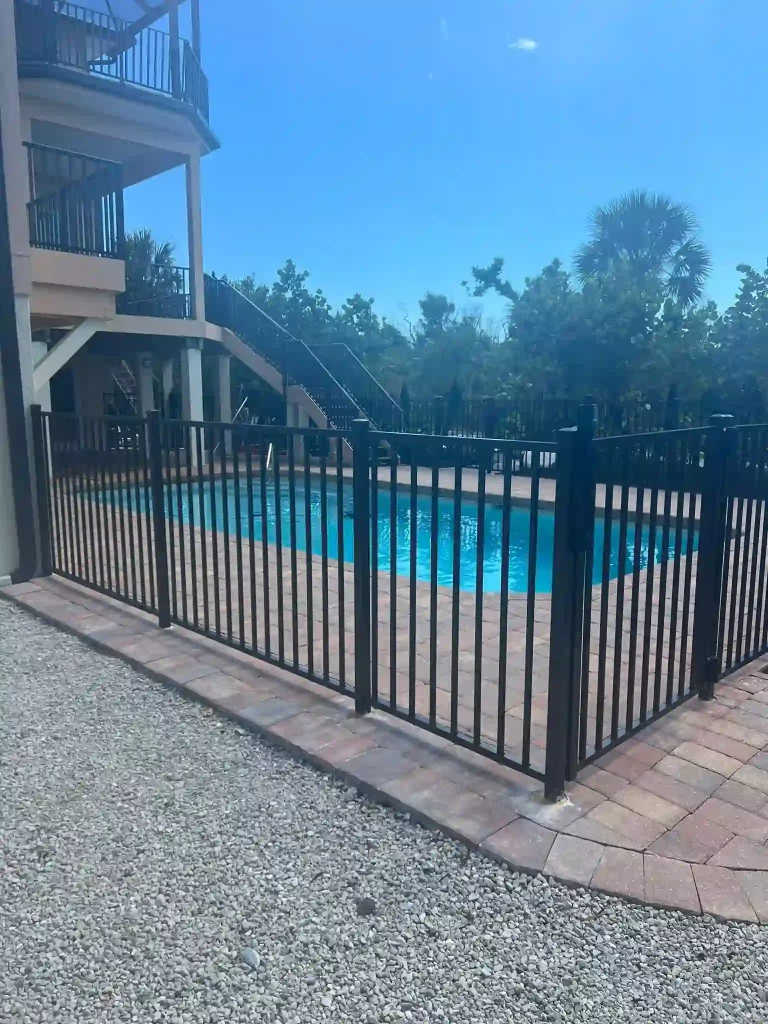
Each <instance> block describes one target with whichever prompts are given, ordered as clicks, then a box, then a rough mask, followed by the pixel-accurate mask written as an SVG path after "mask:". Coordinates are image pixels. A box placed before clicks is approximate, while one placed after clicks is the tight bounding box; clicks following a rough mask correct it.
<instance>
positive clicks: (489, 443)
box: [369, 430, 558, 452]
mask: <svg viewBox="0 0 768 1024" xmlns="http://www.w3.org/2000/svg"><path fill="white" fill-rule="evenodd" d="M369 436H370V437H371V438H372V439H374V440H376V441H386V442H387V443H388V444H399V445H406V444H412V445H421V446H422V447H425V448H430V447H433V448H434V447H440V448H442V447H450V446H451V445H452V446H453V447H456V448H458V447H459V446H461V445H471V446H472V447H473V448H481V449H487V450H488V451H501V452H504V451H515V452H519V451H529V452H556V451H557V450H558V443H557V441H526V440H525V438H521V439H514V438H503V437H470V436H467V435H465V434H408V433H402V432H400V431H396V430H371V431H370V432H369Z"/></svg>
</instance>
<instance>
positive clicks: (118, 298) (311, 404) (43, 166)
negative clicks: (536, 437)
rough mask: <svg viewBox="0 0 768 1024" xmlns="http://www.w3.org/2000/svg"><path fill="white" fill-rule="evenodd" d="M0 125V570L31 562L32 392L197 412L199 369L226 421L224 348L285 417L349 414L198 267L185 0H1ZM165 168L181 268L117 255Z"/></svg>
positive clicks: (43, 399)
mask: <svg viewBox="0 0 768 1024" xmlns="http://www.w3.org/2000/svg"><path fill="white" fill-rule="evenodd" d="M182 5H183V6H182ZM180 21H182V22H184V23H185V24H188V25H189V29H190V32H189V36H190V38H189V39H184V38H182V34H181V33H180V27H179V26H180ZM0 129H1V132H2V134H1V136H0V138H1V140H2V157H3V160H2V178H3V181H4V185H5V198H6V205H7V221H8V234H9V236H10V245H8V239H7V238H6V239H5V241H4V240H3V235H4V233H5V232H4V231H3V229H2V224H0V250H4V249H5V250H7V249H10V255H11V264H12V274H11V277H12V291H13V297H12V300H11V299H10V298H8V299H7V301H4V302H3V301H0V315H1V316H2V319H3V322H2V323H0V335H1V337H0V343H2V345H3V360H2V374H3V376H2V378H0V382H1V383H2V386H0V580H2V579H3V578H7V577H8V576H10V575H15V576H16V577H17V578H18V577H23V576H28V575H31V574H32V572H34V565H33V562H34V557H35V556H34V543H33V542H34V529H33V522H34V513H33V507H34V502H33V501H32V494H33V480H32V476H33V474H32V473H31V472H30V467H29V460H28V458H27V450H28V445H29V409H30V406H31V405H32V404H33V403H37V404H39V405H41V406H42V407H43V408H44V409H50V408H51V405H52V404H53V407H54V409H56V410H57V411H71V412H74V413H77V414H79V415H83V416H101V415H104V414H107V413H110V412H113V411H117V412H125V411H126V407H127V406H129V411H133V412H135V413H136V414H138V415H143V414H144V413H146V412H147V411H148V410H149V409H151V408H156V407H157V408H160V409H162V408H163V406H164V405H165V406H166V412H168V408H167V406H168V405H169V403H170V397H171V395H172V394H175V398H176V402H175V405H176V412H175V415H177V416H178V415H181V416H182V417H183V418H184V419H186V420H193V421H195V420H202V419H203V418H204V402H203V398H204V395H203V378H204V376H205V379H206V381H207V382H209V388H210V390H211V391H212V392H213V394H212V396H211V397H212V399H213V401H212V403H210V404H211V405H212V408H210V409H207V410H206V411H208V418H214V419H216V420H218V421H219V422H229V421H230V420H231V418H232V408H231V388H230V359H231V357H232V356H235V357H236V358H238V359H239V360H240V361H241V362H242V363H244V364H245V365H246V367H248V368H249V369H250V371H252V372H253V373H254V374H256V375H258V376H259V377H260V378H261V380H262V381H264V382H266V383H267V384H268V385H271V387H272V388H274V389H275V390H276V391H277V392H278V393H279V395H280V396H281V397H282V400H283V402H284V407H285V411H286V416H287V418H288V422H293V423H295V424H306V423H309V422H312V423H315V424H317V425H319V426H323V425H325V424H326V423H329V422H334V423H336V424H337V425H338V424H340V423H341V422H343V421H346V420H348V419H349V418H350V417H351V416H353V415H356V414H357V413H358V412H359V408H360V406H359V404H358V403H357V402H356V401H355V400H353V399H352V398H351V395H350V392H349V391H348V390H346V389H345V388H344V387H342V386H341V385H339V383H338V381H337V379H336V378H335V377H334V376H332V374H331V373H330V372H329V370H328V369H327V367H326V365H325V363H324V362H320V361H319V360H318V359H317V358H316V356H315V355H314V354H313V353H312V352H311V351H310V350H309V349H308V348H307V347H306V345H304V344H303V343H302V342H298V341H297V339H295V338H292V337H291V336H290V335H287V334H286V333H285V332H283V331H281V329H279V328H278V327H277V326H276V325H274V324H273V323H272V322H271V321H269V319H268V318H267V317H266V316H265V315H264V314H262V313H261V312H260V311H259V310H257V308H256V307H255V306H253V305H252V304H251V303H249V302H248V301H247V300H245V299H244V298H243V297H242V296H241V295H240V294H239V293H237V292H235V291H234V290H233V289H231V288H229V287H228V286H227V285H226V284H224V283H223V282H221V281H218V280H216V279H215V278H206V277H205V275H204V272H203V231H202V212H201V211H202V202H201V183H200V165H201V161H202V159H203V157H204V156H206V155H207V154H208V153H210V152H211V151H212V150H214V149H215V148H217V146H218V141H217V139H216V136H215V135H214V134H213V131H212V129H211V126H210V124H209V106H208V81H207V78H206V76H205V73H204V71H203V68H202V64H201V34H200V14H199V0H189V2H188V3H185V0H81V2H80V3H79V4H75V3H69V2H67V0H0ZM178 167H183V168H184V170H185V182H186V210H187V235H188V260H187V263H188V266H186V267H179V266H175V265H174V266H168V265H161V266H157V265H153V264H151V263H147V261H146V260H142V258H141V254H140V253H137V252H136V251H135V249H136V247H135V246H134V251H133V254H132V258H131V254H130V252H128V251H127V250H126V246H125V228H124V218H123V194H124V191H125V190H126V189H129V188H131V187H132V186H133V185H135V184H137V183H138V182H142V181H145V180H147V179H148V178H151V177H153V176H155V175H160V174H165V173H167V172H169V171H171V170H172V169H173V168H178ZM174 180H176V179H174ZM1 205H2V204H0V206H1ZM3 219H4V218H3V217H2V210H1V209H0V221H2V220H3ZM146 227H147V228H149V229H150V231H151V230H152V227H153V225H152V224H151V223H150V224H147V225H146ZM2 258H3V252H1V251H0V260H2ZM1 268H2V263H1V262H0V276H1ZM7 276H8V275H6V278H7ZM4 285H5V294H6V295H7V296H10V282H9V281H8V280H6V281H5V282H4ZM2 287H3V282H2V281H0V288H2ZM14 313H15V317H14ZM14 319H15V324H14V323H13V320H14ZM289 362H290V368H289V370H287V369H286V367H287V366H288V364H289ZM204 366H205V374H204V373H203V367H204ZM210 382H213V383H212V384H211V383H210ZM366 383H369V382H368V381H366ZM387 397H388V396H387Z"/></svg>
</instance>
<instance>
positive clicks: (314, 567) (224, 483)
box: [33, 405, 768, 797]
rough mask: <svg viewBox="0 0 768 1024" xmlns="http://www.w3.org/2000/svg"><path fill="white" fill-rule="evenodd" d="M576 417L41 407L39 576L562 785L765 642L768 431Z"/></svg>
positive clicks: (706, 692)
mask: <svg viewBox="0 0 768 1024" xmlns="http://www.w3.org/2000/svg"><path fill="white" fill-rule="evenodd" d="M577 418H578V422H577V425H576V426H575V427H572V428H565V429H562V430H560V431H558V433H557V437H556V439H555V440H554V441H545V442H534V441H505V440H501V441H500V440H498V439H485V438H472V437H460V436H456V435H442V436H429V435H418V434H405V433H402V432H395V431H390V432H381V431H375V430H372V429H371V428H370V424H369V423H368V421H367V420H359V419H358V420H355V421H354V422H352V423H351V424H350V426H349V428H348V429H332V430H313V429H300V428H290V427H279V426H263V427H262V426H250V425H245V424H239V423H237V424H217V423H209V422H200V423H192V422H186V421H179V420H176V421H164V420H160V419H159V417H158V416H157V414H154V413H153V414H150V416H149V417H148V419H147V420H139V419H136V418H135V417H112V418H109V417H105V418H101V419H98V420H94V419H88V418H86V419H82V418H77V417H73V416H63V415H57V414H50V413H45V414H44V413H41V412H40V410H39V409H35V411H34V415H33V426H34V444H35V457H36V472H37V481H38V502H39V508H40V523H41V533H42V540H43V544H42V547H43V569H44V571H47V572H50V571H52V572H56V573H58V574H60V575H63V576H65V577H67V578H68V579H73V580H76V581H78V582H80V583H84V584H85V585H87V586H90V587H93V588H94V589H96V590H98V591H100V592H102V593H107V594H110V595H112V596H114V597H117V598H119V599H120V600H123V601H127V602H129V603H131V604H135V605H138V606H139V607H142V608H145V609H147V610H149V611H152V612H154V613H155V614H157V616H158V619H159V622H160V624H161V625H163V626H166V625H169V624H171V623H176V624H178V625H181V626H184V627H185V628H188V629H190V630H192V631H193V632H197V633H201V634H203V635H205V636H207V637H210V638H213V639H215V640H218V641H220V642H222V643H225V644H228V645H230V646H232V647H236V648H238V649H240V650H242V651H244V652H246V653H249V654H251V655H253V656H254V657H257V658H260V659H262V660H265V661H267V662H270V663H272V664H274V665H278V666H280V667H282V668H286V669H289V670H290V671H292V672H295V673H297V674H299V675H302V676H304V677H306V678H309V679H311V680H314V681H316V682H318V683H321V684H323V685H324V686H328V687H331V688H333V689H335V690H338V691H341V692H344V693H347V694H349V695H350V696H354V699H355V705H356V708H357V710H358V711H359V712H361V713H364V712H366V711H369V710H371V709H372V708H378V709H379V710H381V711H383V712H385V713H387V714H391V715H394V716H396V717H398V718H401V719H403V720H405V721H408V722H410V723H412V724H413V725H415V726H417V727H419V728H422V729H426V730H429V731H431V732H433V733H436V734H438V735H440V736H442V737H444V738H445V739H447V740H448V741H450V742H452V743H455V744H457V745H459V746H463V747H466V748H468V749H471V750H474V751H476V752H478V753H480V754H482V755H484V756H486V757H489V758H492V759H494V760H496V761H499V762H501V763H504V764H506V765H509V766H512V767H514V768H516V769H518V770H520V771H523V772H525V773H527V774H529V775H531V776H533V777H535V778H537V779H541V780H543V781H544V783H545V789H546V792H547V793H548V795H549V796H550V797H555V796H557V795H558V794H560V793H562V791H563V789H564V787H565V784H566V781H567V780H568V779H572V778H574V777H575V776H576V773H577V772H578V770H579V768H580V767H582V766H583V765H585V764H588V763H589V762H590V761H592V760H593V759H594V758H596V757H598V756H600V755H602V754H603V753H605V752H606V751H608V750H610V749H612V748H613V747H615V746H616V745H617V744H619V743H621V742H622V741H623V740H625V739H626V738H627V737H630V736H633V735H635V734H636V733H638V732H639V731H640V730H642V729H643V728H645V727H646V726H648V725H650V724H651V723H652V722H655V721H657V720H658V719H659V718H661V717H662V716H663V715H665V714H666V713H668V712H669V711H670V710H672V709H673V708H675V707H677V706H678V705H679V704H681V703H682V702H683V701H686V700H688V699H690V698H691V697H693V696H695V695H699V696H700V697H702V698H704V699H708V698H710V697H711V696H712V695H713V693H714V684H715V682H716V681H717V680H718V679H719V678H721V677H722V676H723V675H724V674H727V673H728V672H729V671H731V670H732V669H733V668H735V667H737V666H738V665H741V664H744V663H745V662H746V661H748V660H749V659H750V658H754V657H756V656H758V655H759V654H762V653H764V652H765V650H766V649H768V648H767V644H768V591H767V590H766V587H765V578H766V572H767V570H768V561H767V548H768V514H767V512H766V501H767V500H768V473H766V466H767V465H768V426H757V427H751V426H750V427H733V426H730V425H729V424H730V423H731V422H732V421H731V420H730V419H729V418H723V417H720V418H718V417H715V418H713V420H712V421H711V422H710V423H709V424H708V425H707V426H705V427H699V428H689V429H680V430H674V431H666V432H652V433H647V434H639V435H628V436H619V437H606V438H599V437H595V419H596V410H595V408H594V407H593V406H587V405H585V406H582V407H581V408H580V409H579V410H578V413H577ZM382 445H386V446H388V447H389V448H390V450H391V451H392V455H393V458H392V459H391V460H390V463H389V465H387V466H381V465H380V464H379V462H378V459H377V452H378V451H379V449H380V447H381V446H382ZM350 455H351V458H350ZM552 455H555V456H556V458H555V465H556V474H557V478H556V480H555V481H554V482H553V481H552V480H550V479H547V478H546V477H545V475H544V473H543V471H542V470H543V464H544V461H545V459H546V458H548V457H549V456H552ZM495 465H499V466H500V469H499V471H496V470H494V469H493V467H494V466H495Z"/></svg>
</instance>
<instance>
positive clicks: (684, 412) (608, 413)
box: [400, 390, 768, 441]
mask: <svg viewBox="0 0 768 1024" xmlns="http://www.w3.org/2000/svg"><path fill="white" fill-rule="evenodd" d="M585 401H586V402H588V403H589V404H591V399H572V398H555V397H546V396H545V397H538V398H493V397H485V398H475V397H469V398H466V397H463V396H461V395H460V394H458V393H457V394H456V395H451V393H450V392H449V393H448V394H447V395H444V396H440V395H438V396H436V397H434V398H419V399H412V398H410V397H409V395H408V393H407V390H406V391H405V393H404V394H403V395H402V396H401V400H400V406H401V407H402V410H403V418H404V423H405V428H404V429H406V430H410V431H412V432H414V433H420V434H457V435H461V436H465V437H498V438H506V439H516V440H527V441H537V440H538V441H546V440H551V438H552V437H553V435H554V432H555V431H556V430H559V429H561V428H562V427H567V426H569V425H570V424H573V423H575V422H576V416H577V411H578V407H579V405H580V404H582V403H584V402H585ZM732 405H733V406H735V408H731V407H730V406H732ZM595 409H596V416H597V419H596V426H595V433H596V436H598V437H615V436H617V435H619V434H644V433H652V432H656V431H660V430H677V429H684V428H692V427H701V426H706V424H707V423H708V421H709V417H710V416H711V415H713V414H716V413H717V414H719V413H729V412H733V413H734V415H735V418H736V422H737V423H740V424H759V423H761V422H763V421H764V420H766V419H768V407H766V406H765V404H764V403H762V402H761V401H760V400H758V399H755V398H752V399H751V400H747V399H745V400H739V401H736V400H733V401H732V402H730V403H729V402H722V401H720V400H715V399H714V398H711V397H705V398H702V399H701V400H698V401H682V400H680V399H677V398H672V399H665V400H662V401H637V402H616V403H613V402H599V403H597V404H596V405H595Z"/></svg>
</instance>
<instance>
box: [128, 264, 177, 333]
mask: <svg viewBox="0 0 768 1024" xmlns="http://www.w3.org/2000/svg"><path fill="white" fill-rule="evenodd" d="M116 309H117V312H118V313H126V314H132V315H133V316H155V317H164V318H172V319H176V320H190V319H191V318H192V313H193V311H192V287H191V284H190V271H189V267H177V266H176V264H175V263H174V264H170V263H169V264H162V263H147V264H141V263H136V262H133V261H129V262H128V263H127V264H126V277H125V291H124V292H123V293H122V294H120V295H118V296H117V300H116Z"/></svg>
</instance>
